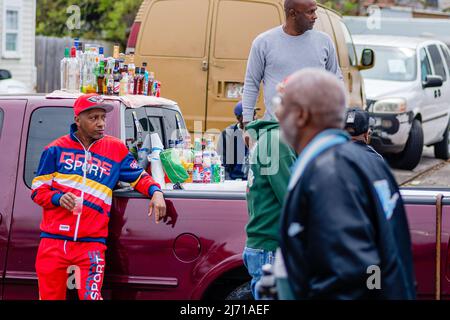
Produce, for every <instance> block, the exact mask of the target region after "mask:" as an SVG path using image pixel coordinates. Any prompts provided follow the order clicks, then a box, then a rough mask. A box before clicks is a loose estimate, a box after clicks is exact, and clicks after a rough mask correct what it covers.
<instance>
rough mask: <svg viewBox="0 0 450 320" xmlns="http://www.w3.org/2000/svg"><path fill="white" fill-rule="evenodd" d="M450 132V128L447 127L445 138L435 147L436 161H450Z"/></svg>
mask: <svg viewBox="0 0 450 320" xmlns="http://www.w3.org/2000/svg"><path fill="white" fill-rule="evenodd" d="M449 130H450V126H447V130H445V132H444V138H443V139H442V141H441V142H438V143H436V144H435V145H434V156H435V157H436V159H443V160H448V159H449V158H450V152H449V148H450V140H449V134H448V131H449Z"/></svg>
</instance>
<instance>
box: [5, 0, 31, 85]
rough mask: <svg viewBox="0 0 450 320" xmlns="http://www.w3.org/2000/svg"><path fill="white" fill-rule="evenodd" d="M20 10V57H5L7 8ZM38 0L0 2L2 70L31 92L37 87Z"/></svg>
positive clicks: (6, 0) (7, 0)
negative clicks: (36, 34) (36, 40)
mask: <svg viewBox="0 0 450 320" xmlns="http://www.w3.org/2000/svg"><path fill="white" fill-rule="evenodd" d="M11 5H13V6H15V7H17V8H20V9H19V10H20V11H19V42H18V44H19V55H18V56H12V57H11V56H5V53H4V37H5V33H4V25H5V24H4V17H5V8H6V7H8V6H11ZM35 33H36V0H0V68H1V69H7V70H9V71H11V73H12V76H13V79H15V80H19V81H22V82H23V83H25V84H26V85H27V86H28V87H29V89H30V91H35V87H36V67H35Z"/></svg>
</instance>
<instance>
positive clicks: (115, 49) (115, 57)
mask: <svg viewBox="0 0 450 320" xmlns="http://www.w3.org/2000/svg"><path fill="white" fill-rule="evenodd" d="M119 52H120V46H119V45H118V44H116V45H115V46H114V50H113V58H114V59H115V60H117V59H119V55H120V53H119Z"/></svg>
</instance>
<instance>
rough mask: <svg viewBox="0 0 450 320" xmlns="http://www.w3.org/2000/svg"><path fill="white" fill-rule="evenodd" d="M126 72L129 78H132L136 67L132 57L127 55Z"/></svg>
mask: <svg viewBox="0 0 450 320" xmlns="http://www.w3.org/2000/svg"><path fill="white" fill-rule="evenodd" d="M128 72H129V73H130V77H133V78H134V75H135V72H136V66H135V64H134V55H133V54H130V55H128Z"/></svg>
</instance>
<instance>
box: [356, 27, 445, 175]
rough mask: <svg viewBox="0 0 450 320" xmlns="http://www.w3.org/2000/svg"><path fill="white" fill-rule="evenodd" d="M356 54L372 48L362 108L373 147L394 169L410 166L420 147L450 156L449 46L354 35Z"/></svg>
mask: <svg viewBox="0 0 450 320" xmlns="http://www.w3.org/2000/svg"><path fill="white" fill-rule="evenodd" d="M353 39H354V43H355V46H356V49H357V51H358V53H361V51H362V50H363V49H365V48H370V49H372V50H374V51H375V56H376V61H375V66H374V67H373V68H372V69H369V70H365V71H362V76H363V78H364V83H365V89H366V97H367V106H368V110H369V112H370V113H371V116H372V117H373V118H374V119H375V126H374V128H373V135H372V145H373V146H374V148H375V149H376V150H377V151H378V152H380V153H383V154H384V155H385V156H386V157H387V159H388V160H389V161H390V162H391V164H392V165H393V166H394V167H397V168H400V169H406V170H412V169H414V168H415V167H416V165H417V164H418V163H419V161H420V159H421V156H422V150H423V146H424V145H426V146H434V154H435V156H436V158H440V159H445V160H447V159H449V133H448V130H449V118H450V50H449V48H448V47H447V46H446V45H445V44H444V43H443V42H441V41H438V40H428V39H422V38H407V37H394V36H379V35H376V36H375V35H364V36H363V35H354V36H353Z"/></svg>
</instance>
